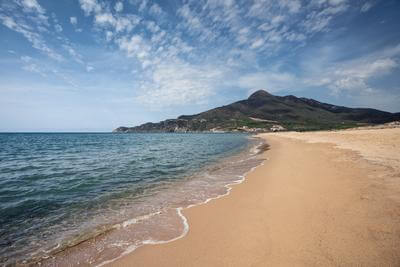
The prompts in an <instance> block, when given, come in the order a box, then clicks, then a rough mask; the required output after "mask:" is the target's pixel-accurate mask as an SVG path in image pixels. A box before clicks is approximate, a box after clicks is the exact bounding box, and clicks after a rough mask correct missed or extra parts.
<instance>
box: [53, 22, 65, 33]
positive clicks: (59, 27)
mask: <svg viewBox="0 0 400 267" xmlns="http://www.w3.org/2000/svg"><path fill="white" fill-rule="evenodd" d="M54 29H56V31H57V32H62V30H63V28H62V27H61V25H60V24H55V25H54Z"/></svg>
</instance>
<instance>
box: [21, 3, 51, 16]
mask: <svg viewBox="0 0 400 267" xmlns="http://www.w3.org/2000/svg"><path fill="white" fill-rule="evenodd" d="M19 3H20V5H22V6H23V8H24V9H25V10H26V11H28V12H38V13H40V14H44V13H45V10H44V8H42V7H41V6H40V5H39V3H38V2H37V1H36V0H22V1H19Z"/></svg>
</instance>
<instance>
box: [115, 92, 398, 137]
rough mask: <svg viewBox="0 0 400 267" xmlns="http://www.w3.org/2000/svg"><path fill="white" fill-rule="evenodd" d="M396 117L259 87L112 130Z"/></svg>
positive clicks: (306, 125)
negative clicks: (203, 107)
mask: <svg viewBox="0 0 400 267" xmlns="http://www.w3.org/2000/svg"><path fill="white" fill-rule="evenodd" d="M395 120H400V113H390V112H385V111H380V110H376V109H369V108H347V107H341V106H335V105H331V104H326V103H321V102H318V101H316V100H313V99H308V98H298V97H295V96H292V95H289V96H283V97H281V96H274V95H271V94H269V93H268V92H266V91H263V90H259V91H257V92H255V93H254V94H252V95H251V96H250V97H249V98H248V99H246V100H242V101H238V102H235V103H232V104H229V105H226V106H222V107H218V108H215V109H211V110H208V111H205V112H202V113H199V114H195V115H183V116H180V117H178V118H177V119H171V120H165V121H162V122H159V123H146V124H142V125H140V126H136V127H119V128H117V129H115V130H114V132H186V131H209V130H211V129H214V130H216V129H218V130H224V131H235V130H243V131H251V129H255V128H257V130H258V131H263V130H270V129H271V127H274V126H277V125H280V126H282V127H283V128H284V129H287V130H300V131H301V130H320V129H340V128H349V127H355V126H359V125H363V124H380V123H386V122H391V121H395Z"/></svg>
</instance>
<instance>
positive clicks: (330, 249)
mask: <svg viewBox="0 0 400 267" xmlns="http://www.w3.org/2000/svg"><path fill="white" fill-rule="evenodd" d="M258 136H259V137H260V138H264V139H265V140H266V141H267V143H268V144H269V145H270V149H269V150H267V151H265V152H263V153H262V154H261V155H259V157H262V158H265V159H266V160H265V161H264V163H263V164H262V165H260V166H258V167H257V168H255V169H254V170H253V171H252V172H250V173H248V174H247V175H246V179H245V181H244V182H243V183H241V184H239V185H234V186H233V189H232V190H231V192H230V194H229V195H228V196H226V197H222V198H219V199H216V200H213V201H210V202H208V203H206V204H203V205H198V206H195V207H192V208H188V209H184V210H183V211H182V214H183V215H184V216H185V218H187V221H188V225H189V231H188V233H187V234H186V235H185V236H184V237H182V238H180V239H178V240H175V241H172V242H169V243H164V244H157V245H144V246H142V247H139V248H137V249H136V250H135V251H133V252H132V253H130V254H128V255H126V256H124V257H122V258H120V259H118V260H116V261H114V262H112V263H110V264H109V266H316V265H318V266H338V265H340V266H399V265H400V180H399V179H400V153H399V152H400V128H391V129H367V130H363V129H356V130H346V131H330V132H310V133H290V132H288V133H271V134H260V135H258Z"/></svg>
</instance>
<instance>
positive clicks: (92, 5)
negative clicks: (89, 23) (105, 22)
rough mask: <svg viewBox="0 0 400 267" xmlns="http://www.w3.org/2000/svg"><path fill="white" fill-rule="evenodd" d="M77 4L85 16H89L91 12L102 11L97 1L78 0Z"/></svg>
mask: <svg viewBox="0 0 400 267" xmlns="http://www.w3.org/2000/svg"><path fill="white" fill-rule="evenodd" d="M79 3H80V5H81V8H82V10H83V11H84V12H85V15H86V16H89V15H90V14H91V13H92V12H94V13H97V12H100V11H101V9H102V7H101V5H100V4H99V3H98V2H97V0H79Z"/></svg>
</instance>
